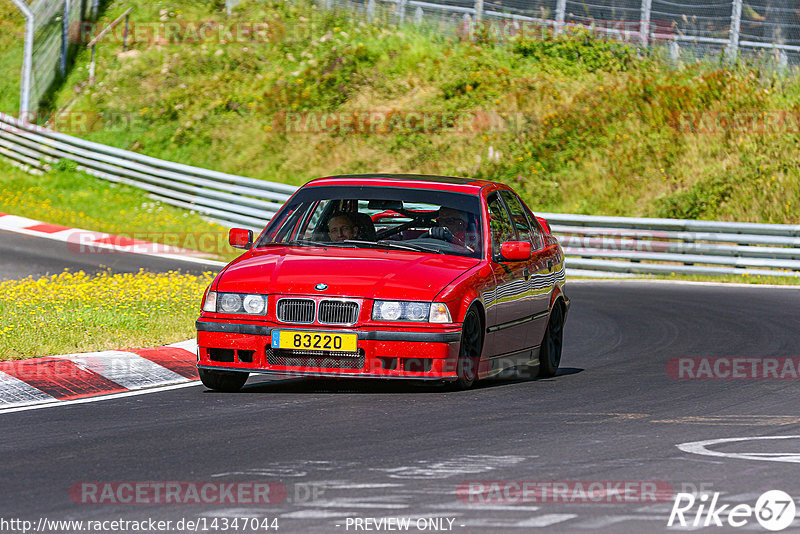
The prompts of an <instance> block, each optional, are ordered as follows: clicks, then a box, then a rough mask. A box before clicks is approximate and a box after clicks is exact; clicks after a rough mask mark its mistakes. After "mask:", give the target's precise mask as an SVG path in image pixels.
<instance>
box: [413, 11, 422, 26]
mask: <svg viewBox="0 0 800 534" xmlns="http://www.w3.org/2000/svg"><path fill="white" fill-rule="evenodd" d="M423 16H424V13H423V12H422V8H421V7H419V6H417V9H415V10H414V24H416V25H417V26H419V25H420V24H422V17H423Z"/></svg>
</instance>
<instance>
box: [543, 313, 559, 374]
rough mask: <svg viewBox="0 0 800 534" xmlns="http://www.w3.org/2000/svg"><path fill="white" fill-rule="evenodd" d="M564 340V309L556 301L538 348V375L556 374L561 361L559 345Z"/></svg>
mask: <svg viewBox="0 0 800 534" xmlns="http://www.w3.org/2000/svg"><path fill="white" fill-rule="evenodd" d="M563 342H564V311H563V310H562V309H561V305H560V304H558V303H556V305H555V306H553V309H552V311H551V312H550V320H549V321H548V322H547V329H546V330H545V331H544V338H543V339H542V345H541V347H540V348H539V376H540V377H542V378H549V377H552V376H556V372H557V371H558V366H559V364H560V363H561V347H562V345H563Z"/></svg>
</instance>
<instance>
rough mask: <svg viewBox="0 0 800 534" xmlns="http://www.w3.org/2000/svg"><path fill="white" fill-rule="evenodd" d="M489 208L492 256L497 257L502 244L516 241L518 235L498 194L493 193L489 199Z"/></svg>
mask: <svg viewBox="0 0 800 534" xmlns="http://www.w3.org/2000/svg"><path fill="white" fill-rule="evenodd" d="M487 204H488V206H489V217H490V219H489V228H490V229H491V232H492V255H493V256H497V255H498V254H500V244H501V243H504V242H505V241H514V240H516V238H517V237H516V233H515V232H514V226H513V224H512V223H511V218H510V217H509V216H508V211H507V210H506V208H505V206H504V205H503V201H502V200H500V197H499V196H498V195H497V193H492V194H491V195H489V198H488V199H487Z"/></svg>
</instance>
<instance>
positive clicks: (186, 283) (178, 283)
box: [0, 271, 213, 360]
mask: <svg viewBox="0 0 800 534" xmlns="http://www.w3.org/2000/svg"><path fill="white" fill-rule="evenodd" d="M212 279H213V274H212V273H206V274H203V275H191V274H179V273H176V272H170V273H158V274H156V273H146V272H140V273H138V274H110V273H101V274H100V275H97V276H90V275H87V274H85V273H84V272H82V271H79V272H77V273H69V272H64V273H60V274H56V275H53V276H50V277H44V278H38V279H33V278H30V277H29V278H26V279H24V280H7V281H0V317H2V324H0V360H11V359H20V358H28V357H33V356H44V355H51V354H67V353H75V352H87V351H98V350H106V349H121V348H126V347H131V348H136V347H148V346H160V345H164V344H167V343H173V342H178V341H184V340H186V339H189V338H191V337H193V336H194V335H195V330H194V321H195V319H196V318H197V314H198V313H199V310H200V299H201V298H202V296H203V291H204V290H205V288H206V286H207V285H208V284H209V283H210V282H211V280H212Z"/></svg>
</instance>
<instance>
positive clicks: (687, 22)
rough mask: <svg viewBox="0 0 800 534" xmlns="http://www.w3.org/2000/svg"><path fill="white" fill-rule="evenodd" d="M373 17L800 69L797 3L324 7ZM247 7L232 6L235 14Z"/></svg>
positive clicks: (682, 0) (426, 2)
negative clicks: (575, 34) (587, 38)
mask: <svg viewBox="0 0 800 534" xmlns="http://www.w3.org/2000/svg"><path fill="white" fill-rule="evenodd" d="M318 1H319V3H320V4H321V5H322V6H323V7H326V8H346V9H350V10H355V11H359V12H362V13H363V14H364V15H365V16H367V17H370V16H371V15H372V14H374V13H376V12H378V13H380V12H381V11H382V10H381V6H389V7H390V12H391V14H392V18H393V19H394V21H395V22H416V23H420V24H421V23H434V24H435V25H437V26H438V25H442V24H449V25H451V26H458V25H463V24H464V23H465V22H468V23H469V24H473V25H474V24H475V23H476V22H478V21H492V20H509V21H516V23H517V24H518V25H522V24H534V25H540V26H544V27H547V28H549V29H552V30H553V31H554V32H555V33H558V32H560V31H562V30H564V29H568V28H575V27H581V28H587V29H590V30H592V31H595V32H597V33H600V34H602V35H605V36H607V37H609V38H614V39H620V40H624V41H630V42H632V43H635V44H637V45H644V46H662V47H664V48H666V50H667V51H668V53H669V54H670V55H671V56H672V57H673V58H675V59H678V58H685V59H698V58H704V59H717V58H722V57H727V58H728V59H734V58H736V57H747V58H753V57H754V56H756V55H760V56H762V57H765V58H766V59H768V60H773V59H774V60H775V62H776V64H777V65H778V66H779V67H785V66H787V65H788V64H789V63H797V62H800V3H798V2H796V0H710V1H708V2H692V1H689V0H588V1H582V0H318ZM240 3H241V0H227V2H226V4H227V6H228V10H229V12H231V11H232V10H233V9H234V8H235V7H236V6H237V5H238V4H240Z"/></svg>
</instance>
